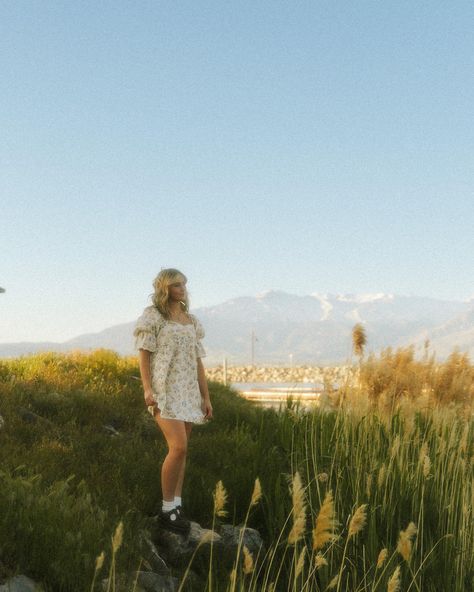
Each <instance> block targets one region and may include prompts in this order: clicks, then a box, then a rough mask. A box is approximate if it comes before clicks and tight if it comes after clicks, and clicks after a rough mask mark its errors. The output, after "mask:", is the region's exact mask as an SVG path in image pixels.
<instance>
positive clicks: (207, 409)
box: [197, 358, 212, 419]
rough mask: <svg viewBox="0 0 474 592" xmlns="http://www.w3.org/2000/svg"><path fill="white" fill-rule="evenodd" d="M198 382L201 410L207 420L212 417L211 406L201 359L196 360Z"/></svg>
mask: <svg viewBox="0 0 474 592" xmlns="http://www.w3.org/2000/svg"><path fill="white" fill-rule="evenodd" d="M197 370H198V382H199V390H200V392H201V399H202V405H201V406H202V410H203V413H204V414H205V416H206V418H207V419H210V418H211V417H212V405H211V399H210V397H209V389H208V386H207V380H206V373H205V371H204V366H203V364H202V361H201V358H197Z"/></svg>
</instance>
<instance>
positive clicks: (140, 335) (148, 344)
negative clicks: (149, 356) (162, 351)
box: [133, 306, 161, 352]
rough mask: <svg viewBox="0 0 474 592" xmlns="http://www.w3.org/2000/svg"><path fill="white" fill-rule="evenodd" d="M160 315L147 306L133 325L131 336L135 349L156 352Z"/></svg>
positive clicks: (153, 308)
mask: <svg viewBox="0 0 474 592" xmlns="http://www.w3.org/2000/svg"><path fill="white" fill-rule="evenodd" d="M160 319H161V315H160V314H159V312H158V311H157V310H156V309H155V307H154V306H148V307H147V308H145V310H144V311H143V313H142V315H141V316H140V317H139V319H138V320H137V322H136V323H135V327H134V331H133V336H134V337H135V349H137V350H139V349H146V350H148V351H150V352H156V350H157V348H158V341H157V337H158V330H159V328H160Z"/></svg>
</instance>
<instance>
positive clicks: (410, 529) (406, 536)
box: [397, 522, 418, 561]
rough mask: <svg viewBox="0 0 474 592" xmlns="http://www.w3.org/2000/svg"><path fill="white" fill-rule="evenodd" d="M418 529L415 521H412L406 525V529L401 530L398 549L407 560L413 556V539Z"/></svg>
mask: <svg viewBox="0 0 474 592" xmlns="http://www.w3.org/2000/svg"><path fill="white" fill-rule="evenodd" d="M417 532H418V529H417V527H416V525H415V523H414V522H410V524H409V525H408V526H407V527H406V529H405V530H401V531H400V536H399V538H398V544H397V551H398V552H399V553H400V555H401V556H402V557H403V559H405V561H409V560H410V557H411V552H412V549H413V543H412V539H413V538H414V537H415V535H416V533H417Z"/></svg>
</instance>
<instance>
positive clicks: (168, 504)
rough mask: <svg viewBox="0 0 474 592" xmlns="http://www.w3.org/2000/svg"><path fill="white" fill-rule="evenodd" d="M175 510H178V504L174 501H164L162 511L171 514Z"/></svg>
mask: <svg viewBox="0 0 474 592" xmlns="http://www.w3.org/2000/svg"><path fill="white" fill-rule="evenodd" d="M173 508H176V504H175V503H174V500H173V501H172V502H167V501H166V500H162V505H161V509H162V510H163V512H169V511H170V510H172V509H173Z"/></svg>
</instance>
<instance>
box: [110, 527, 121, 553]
mask: <svg viewBox="0 0 474 592" xmlns="http://www.w3.org/2000/svg"><path fill="white" fill-rule="evenodd" d="M122 540H123V522H122V521H120V522H119V523H118V525H117V528H116V529H115V532H114V536H113V537H112V551H113V552H114V553H116V552H117V551H118V550H119V549H120V547H121V545H122Z"/></svg>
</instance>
